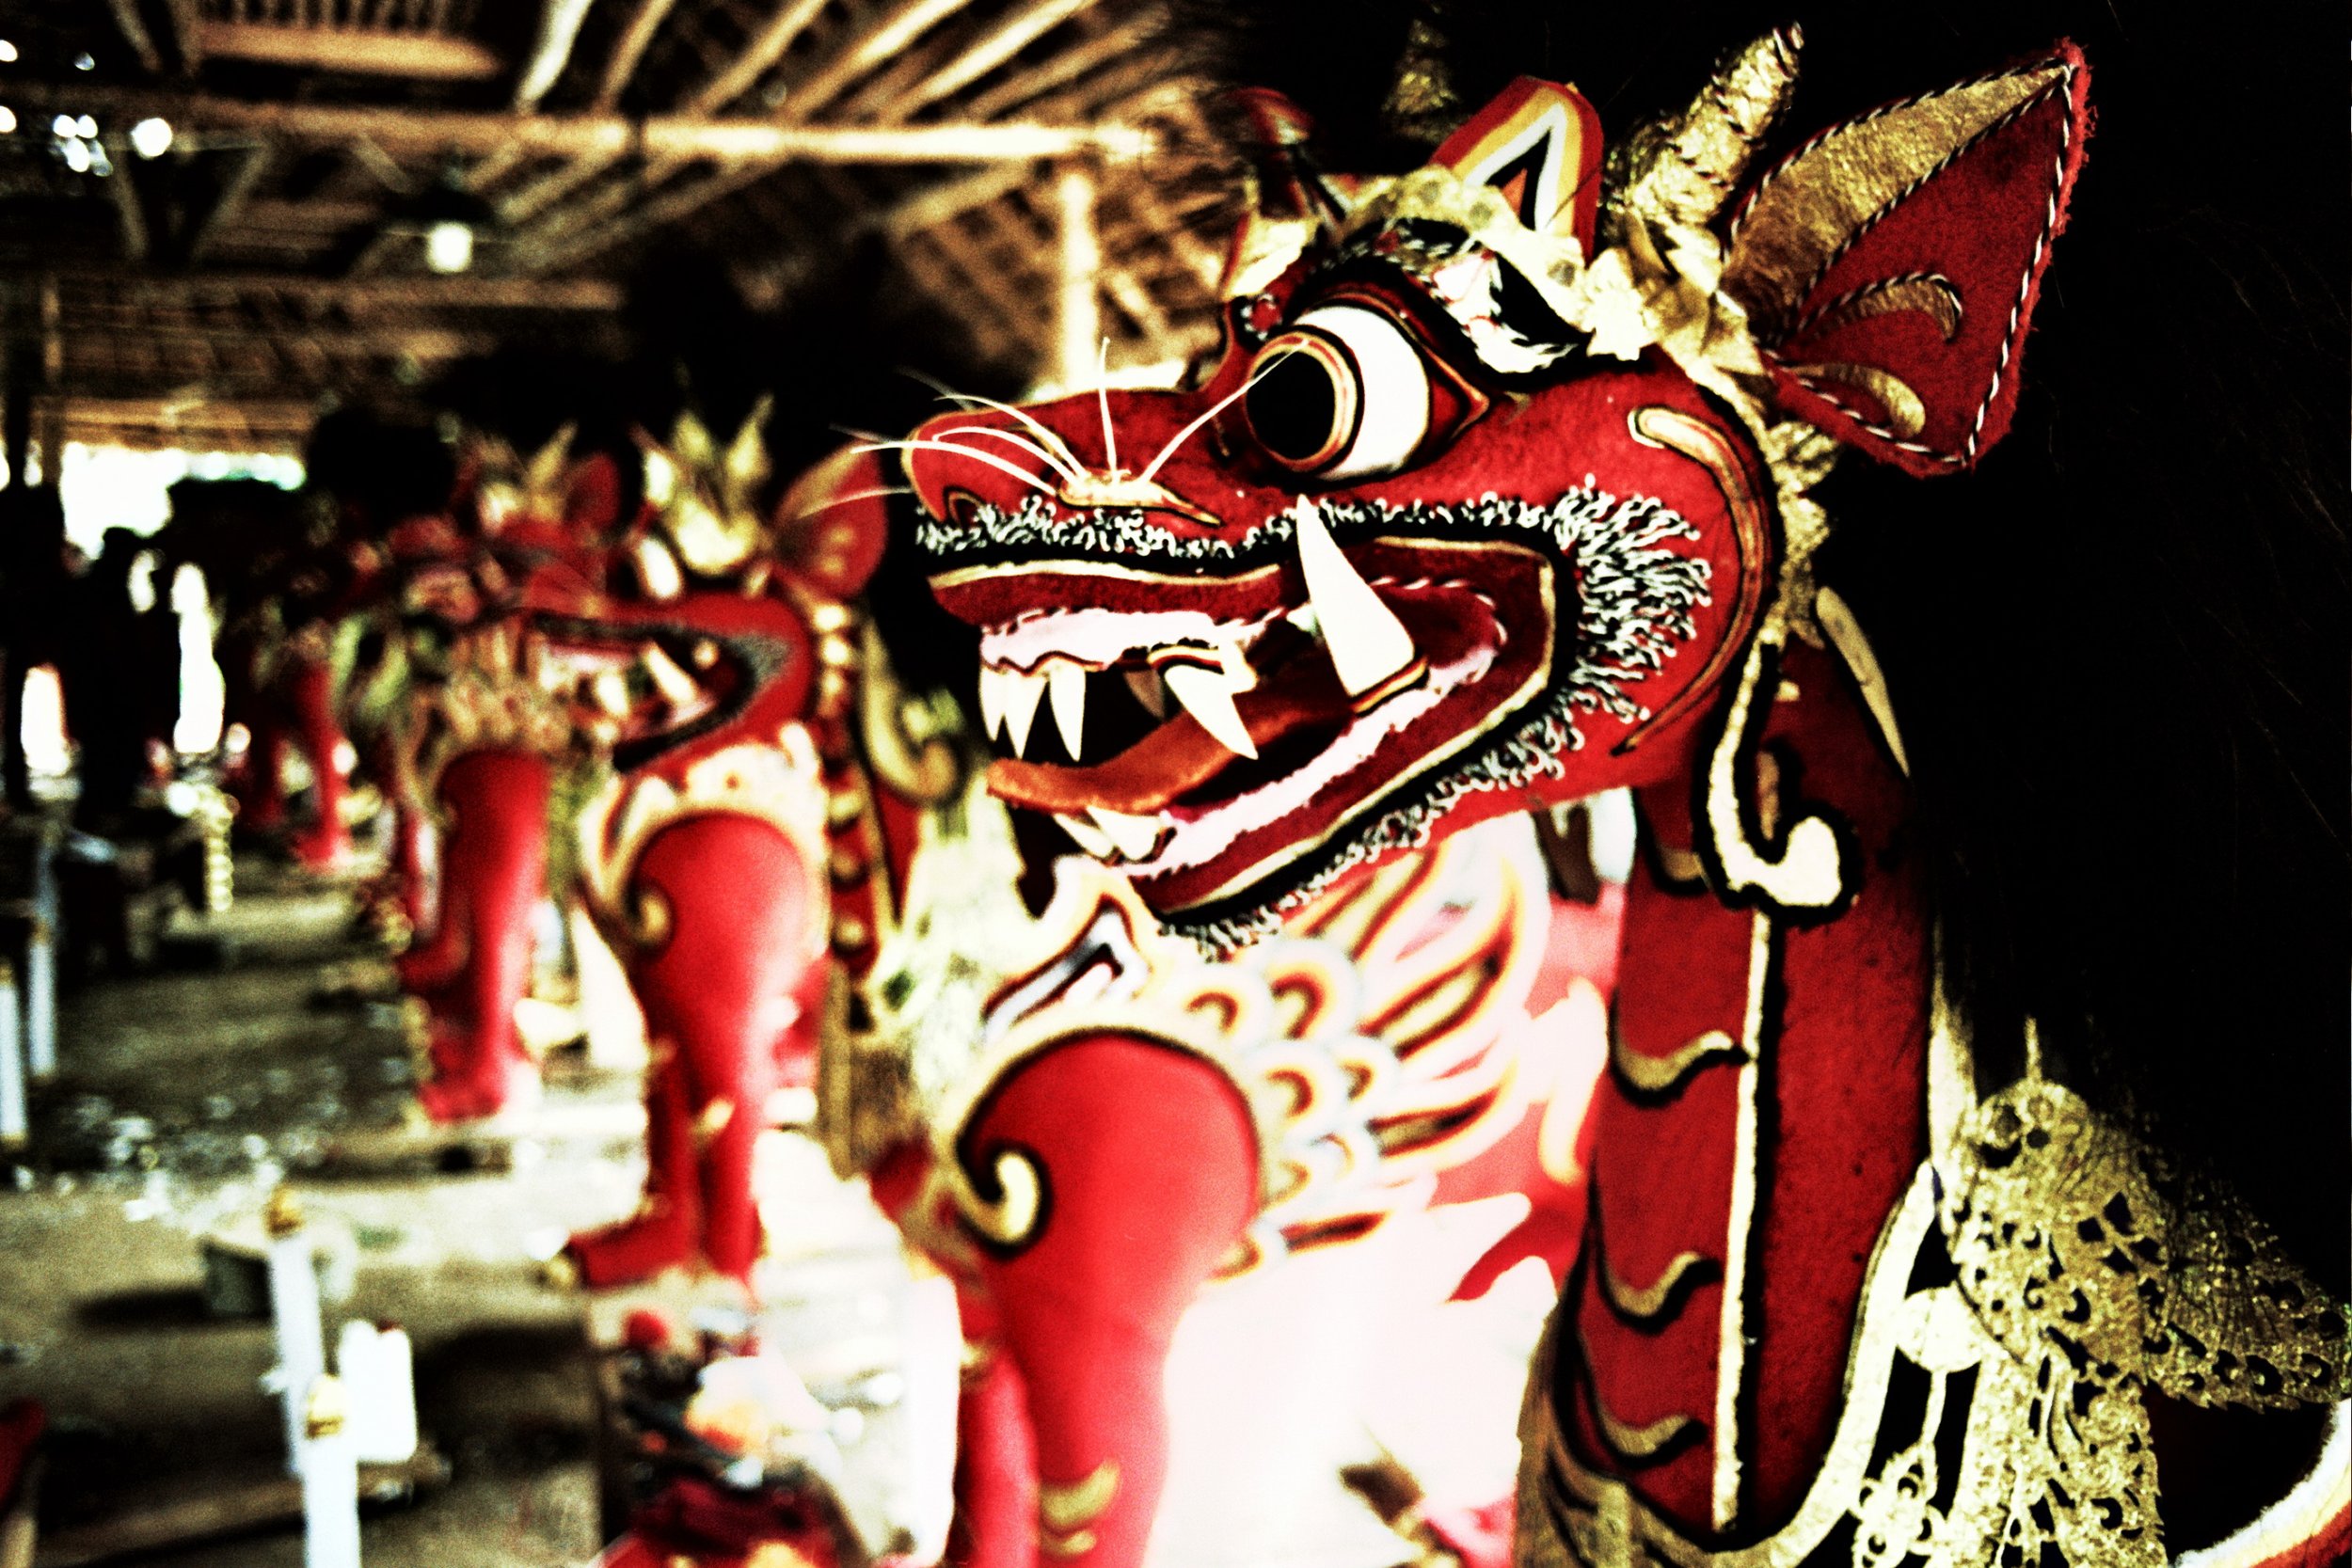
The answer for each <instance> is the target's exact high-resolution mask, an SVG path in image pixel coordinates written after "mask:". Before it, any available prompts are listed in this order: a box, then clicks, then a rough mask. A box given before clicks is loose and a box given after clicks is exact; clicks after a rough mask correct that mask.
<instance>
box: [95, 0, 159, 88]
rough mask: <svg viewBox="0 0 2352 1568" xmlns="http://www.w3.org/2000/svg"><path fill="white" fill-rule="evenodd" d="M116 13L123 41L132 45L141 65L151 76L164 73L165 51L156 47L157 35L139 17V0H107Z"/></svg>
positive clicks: (116, 21)
mask: <svg viewBox="0 0 2352 1568" xmlns="http://www.w3.org/2000/svg"><path fill="white" fill-rule="evenodd" d="M107 4H108V5H109V6H110V7H112V8H113V9H114V13H115V26H116V27H117V28H118V29H119V30H120V32H121V34H122V41H123V42H125V43H127V44H129V45H130V46H131V53H132V54H134V55H137V56H138V57H139V65H140V67H141V68H142V69H144V70H145V71H146V72H147V73H148V74H149V75H150V76H161V75H162V74H163V73H164V56H163V52H162V51H161V50H159V49H157V48H156V47H155V37H154V35H153V34H151V33H150V32H149V31H148V30H147V24H146V23H145V22H144V21H142V20H140V17H139V0H107Z"/></svg>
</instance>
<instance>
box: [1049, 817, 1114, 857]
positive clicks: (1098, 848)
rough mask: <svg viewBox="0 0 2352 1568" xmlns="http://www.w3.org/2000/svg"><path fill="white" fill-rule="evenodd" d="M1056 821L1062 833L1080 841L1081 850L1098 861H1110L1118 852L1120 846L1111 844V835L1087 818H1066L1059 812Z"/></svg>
mask: <svg viewBox="0 0 2352 1568" xmlns="http://www.w3.org/2000/svg"><path fill="white" fill-rule="evenodd" d="M1054 820H1055V821H1057V822H1058V823H1060V824H1061V828H1062V832H1066V833H1068V834H1069V835H1070V836H1071V837H1072V838H1073V839H1075V840H1077V841H1078V847H1079V848H1081V849H1084V850H1085V851H1086V852H1087V853H1088V854H1089V855H1092V856H1093V857H1094V858H1095V859H1096V860H1098V861H1106V860H1109V859H1110V858H1111V856H1112V855H1113V854H1114V853H1116V852H1117V849H1118V846H1116V845H1114V844H1113V843H1112V842H1111V835H1110V834H1108V833H1106V832H1104V831H1103V830H1102V829H1100V828H1098V827H1096V826H1095V825H1094V824H1093V823H1091V822H1089V821H1088V820H1087V819H1086V818H1085V817H1083V816H1062V815H1061V814H1060V813H1058V812H1057V813H1055V815H1054Z"/></svg>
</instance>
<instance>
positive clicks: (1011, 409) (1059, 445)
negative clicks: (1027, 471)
mask: <svg viewBox="0 0 2352 1568" xmlns="http://www.w3.org/2000/svg"><path fill="white" fill-rule="evenodd" d="M906 373H907V374H908V375H910V376H912V377H914V379H915V380H917V381H919V382H921V383H922V384H923V385H924V386H926V387H929V388H931V389H932V390H934V391H936V392H937V393H938V394H939V395H940V397H941V398H942V399H944V400H945V401H946V402H948V403H953V404H961V406H963V407H965V408H993V409H994V410H995V411H996V412H997V413H999V414H1009V415H1011V416H1012V417H1013V418H1014V419H1016V420H1020V421H1021V422H1022V424H1023V425H1024V426H1025V427H1026V428H1027V429H1028V431H1029V433H1030V434H1031V435H1033V436H1036V437H1037V439H1038V444H1039V445H1040V446H1041V447H1043V448H1044V449H1045V451H1047V453H1048V454H1049V456H1048V458H1047V461H1049V462H1051V463H1052V464H1053V465H1054V467H1055V468H1056V469H1057V470H1058V471H1059V472H1060V474H1061V476H1062V477H1063V478H1064V479H1083V478H1085V477H1086V465H1085V464H1083V463H1081V462H1079V461H1078V454H1077V453H1076V452H1074V451H1071V450H1070V443H1068V442H1067V441H1064V440H1063V439H1062V438H1061V437H1060V436H1057V435H1056V434H1055V433H1054V432H1053V431H1051V430H1048V429H1047V428H1046V427H1045V426H1044V425H1042V424H1041V423H1039V422H1038V420H1037V418H1036V417H1035V416H1034V415H1032V414H1031V413H1030V412H1029V411H1028V410H1027V409H1025V408H1017V407H1015V406H1013V405H1012V404H1009V403H999V402H997V401H996V400H995V399H994V398H984V397H981V396H979V395H978V394H977V393H974V392H959V391H956V390H955V389H954V388H950V387H948V386H947V385H946V383H944V382H940V381H934V380H932V379H931V378H930V376H928V375H925V374H923V373H922V372H920V371H908V372H906Z"/></svg>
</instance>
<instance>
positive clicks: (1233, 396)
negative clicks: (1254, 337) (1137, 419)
mask: <svg viewBox="0 0 2352 1568" xmlns="http://www.w3.org/2000/svg"><path fill="white" fill-rule="evenodd" d="M1273 368H1274V367H1273V366H1272V365H1268V366H1266V367H1265V370H1262V371H1260V372H1257V374H1256V375H1253V376H1251V377H1250V378H1249V379H1248V380H1247V381H1245V382H1243V383H1242V384H1241V385H1240V386H1238V387H1236V388H1233V389H1232V391H1231V392H1229V393H1227V394H1226V395H1225V396H1224V397H1222V398H1219V399H1218V400H1217V401H1216V404H1214V405H1213V406H1212V407H1211V408H1210V409H1209V411H1208V412H1207V413H1205V414H1203V415H1201V416H1200V418H1199V419H1197V420H1193V421H1192V422H1191V423H1190V424H1188V425H1186V426H1184V429H1182V430H1180V431H1178V432H1177V433H1176V434H1175V435H1173V436H1169V437H1168V445H1166V446H1164V447H1162V448H1161V449H1160V454H1159V455H1158V456H1157V457H1154V458H1153V459H1152V463H1151V466H1150V467H1147V468H1145V469H1144V470H1143V472H1142V473H1140V474H1138V475H1137V476H1136V478H1137V479H1138V480H1140V481H1142V482H1144V483H1150V482H1151V480H1152V476H1153V475H1155V474H1157V473H1158V472H1159V471H1160V466H1161V465H1162V464H1164V463H1166V462H1167V461H1168V459H1169V458H1171V457H1173V456H1175V455H1176V449H1177V448H1178V447H1181V446H1183V445H1184V443H1185V442H1186V441H1189V440H1191V439H1192V437H1193V436H1195V435H1196V434H1197V433H1199V431H1200V428H1201V427H1202V426H1203V425H1206V424H1207V423H1208V422H1209V421H1210V420H1214V419H1216V417H1217V416H1218V415H1219V414H1222V413H1224V412H1225V410H1227V409H1228V408H1231V407H1232V406H1233V404H1236V403H1239V402H1240V401H1241V400H1242V398H1243V397H1244V396H1245V395H1246V394H1247V393H1248V390H1249V388H1252V387H1255V386H1256V385H1257V384H1258V382H1259V380H1260V379H1261V378H1262V377H1263V376H1264V375H1265V374H1266V372H1267V371H1271V370H1272V369H1273Z"/></svg>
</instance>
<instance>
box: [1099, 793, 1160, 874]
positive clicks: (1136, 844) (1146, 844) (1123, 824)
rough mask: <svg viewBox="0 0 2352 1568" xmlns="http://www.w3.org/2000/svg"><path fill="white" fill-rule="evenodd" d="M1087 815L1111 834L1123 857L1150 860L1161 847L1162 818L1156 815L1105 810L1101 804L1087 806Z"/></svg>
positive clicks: (1131, 859)
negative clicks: (1130, 814) (1139, 814)
mask: <svg viewBox="0 0 2352 1568" xmlns="http://www.w3.org/2000/svg"><path fill="white" fill-rule="evenodd" d="M1087 815H1088V816H1090V817H1092V818H1094V825H1095V826H1096V827H1098V828H1100V829H1102V830H1103V831H1104V832H1106V833H1108V834H1109V835H1110V839H1111V842H1112V843H1113V844H1114V845H1117V846H1118V847H1119V853H1120V857H1121V858H1122V859H1125V860H1129V861H1148V860H1150V859H1151V858H1152V852H1153V851H1154V850H1156V849H1158V848H1159V847H1160V819H1159V818H1158V817H1156V816H1129V815H1128V814H1127V813H1125V812H1123V811H1104V809H1103V808H1102V807H1101V806H1089V807H1087Z"/></svg>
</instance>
